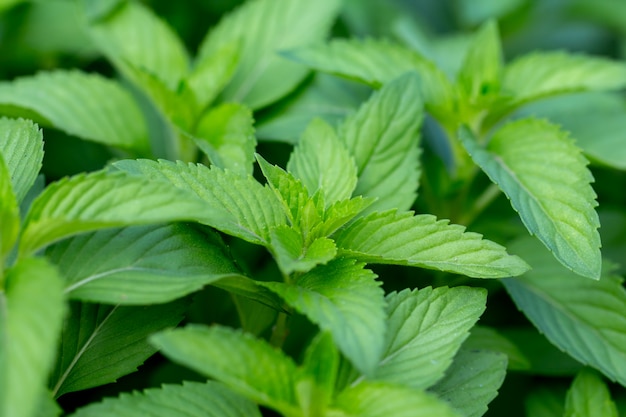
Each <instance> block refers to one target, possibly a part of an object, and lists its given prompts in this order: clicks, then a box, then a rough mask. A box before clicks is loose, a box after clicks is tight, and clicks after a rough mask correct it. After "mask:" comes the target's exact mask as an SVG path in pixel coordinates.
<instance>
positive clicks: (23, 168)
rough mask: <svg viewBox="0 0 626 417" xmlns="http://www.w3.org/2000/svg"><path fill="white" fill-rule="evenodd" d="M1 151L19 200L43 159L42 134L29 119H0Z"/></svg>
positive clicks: (32, 181) (26, 190) (21, 198)
mask: <svg viewBox="0 0 626 417" xmlns="http://www.w3.org/2000/svg"><path fill="white" fill-rule="evenodd" d="M0 154H1V155H2V158H3V159H4V163H5V165H6V168H7V171H8V173H9V175H10V177H11V185H12V188H13V192H14V193H15V197H16V198H17V201H18V202H22V200H24V197H25V196H26V193H27V192H28V190H29V189H30V187H32V185H33V183H34V182H35V179H36V178H37V174H39V170H40V169H41V163H42V161H43V135H42V134H41V130H39V129H38V128H37V125H35V124H34V123H32V122H31V121H29V120H22V119H19V120H11V119H5V118H1V119H0Z"/></svg>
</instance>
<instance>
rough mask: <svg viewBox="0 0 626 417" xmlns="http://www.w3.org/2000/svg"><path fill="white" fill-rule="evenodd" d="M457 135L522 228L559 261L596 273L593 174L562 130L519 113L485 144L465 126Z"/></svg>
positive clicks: (597, 245)
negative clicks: (498, 191)
mask: <svg viewBox="0 0 626 417" xmlns="http://www.w3.org/2000/svg"><path fill="white" fill-rule="evenodd" d="M460 137H461V140H462V141H463V144H464V145H465V148H466V149H467V150H468V152H469V153H470V155H471V156H472V159H473V160H474V162H476V163H477V164H478V165H479V166H480V167H481V168H482V170H483V171H485V172H486V173H487V175H488V176H489V178H491V180H492V181H493V182H495V183H496V184H497V185H498V186H499V187H500V188H501V189H502V190H503V191H504V193H505V194H506V195H507V197H508V198H509V200H511V205H512V206H513V208H514V209H515V211H517V212H518V213H519V216H520V218H521V219H522V221H523V222H524V225H525V226H526V228H527V229H528V231H529V232H530V233H531V234H533V235H536V236H537V238H538V239H539V240H540V241H541V242H542V243H543V244H544V245H546V247H547V248H548V249H550V251H551V252H552V253H553V254H554V256H555V257H556V258H557V259H558V260H559V262H561V263H562V264H563V265H565V266H566V267H568V268H570V269H572V270H573V271H574V272H576V273H577V274H580V275H583V276H586V277H589V278H593V279H598V277H599V276H600V269H601V263H602V261H601V256H600V234H599V233H598V230H597V229H598V227H599V226H600V222H599V220H598V215H597V213H596V212H595V210H594V208H595V206H597V202H596V200H595V197H596V195H595V192H594V191H593V189H592V188H591V185H590V183H591V182H592V181H593V177H592V175H591V173H590V172H589V170H588V169H587V167H586V165H587V161H586V159H585V158H584V157H583V155H582V154H581V152H580V149H579V148H577V147H576V146H575V145H574V144H573V142H572V141H571V139H569V138H568V136H567V133H565V132H563V131H562V130H560V129H559V127H558V126H556V125H553V124H550V123H548V122H546V121H543V120H536V119H522V120H517V121H514V122H511V123H508V124H506V125H505V126H504V127H502V128H501V129H500V130H498V131H497V132H496V133H495V134H494V136H493V137H492V139H491V141H490V142H489V144H488V145H487V147H486V148H483V147H482V146H480V145H479V144H478V143H477V141H476V139H475V138H474V136H473V135H472V133H471V132H470V131H469V129H467V128H462V129H461V131H460Z"/></svg>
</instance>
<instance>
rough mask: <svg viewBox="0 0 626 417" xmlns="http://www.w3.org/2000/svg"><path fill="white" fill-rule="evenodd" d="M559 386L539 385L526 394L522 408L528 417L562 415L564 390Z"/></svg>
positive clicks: (560, 416) (555, 416) (559, 416)
mask: <svg viewBox="0 0 626 417" xmlns="http://www.w3.org/2000/svg"><path fill="white" fill-rule="evenodd" d="M560 391H561V390H560V389H559V387H554V386H551V387H540V388H538V389H535V390H533V391H531V392H530V394H528V395H527V396H526V401H525V404H524V406H525V407H524V408H525V409H526V415H527V416H529V417H563V415H564V412H565V408H564V407H563V403H564V399H565V392H564V391H563V392H562V393H561V392H560Z"/></svg>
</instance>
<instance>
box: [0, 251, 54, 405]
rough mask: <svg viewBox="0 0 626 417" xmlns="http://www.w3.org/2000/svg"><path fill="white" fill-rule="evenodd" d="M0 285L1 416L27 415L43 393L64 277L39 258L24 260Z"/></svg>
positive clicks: (52, 354) (9, 272)
mask: <svg viewBox="0 0 626 417" xmlns="http://www.w3.org/2000/svg"><path fill="white" fill-rule="evenodd" d="M5 273H6V277H5V278H6V285H5V286H4V287H3V288H0V305H1V306H2V310H1V313H0V415H2V416H11V417H30V416H32V415H33V413H34V412H35V407H36V406H37V404H38V403H39V401H40V399H41V398H43V395H44V394H45V389H44V388H45V383H46V378H47V376H48V372H49V371H50V368H51V367H52V365H53V358H54V354H55V346H56V342H57V339H58V336H59V331H60V330H61V324H62V319H63V313H64V310H65V306H64V300H63V287H62V281H61V278H60V277H59V274H58V272H57V271H56V269H55V268H54V267H52V266H51V265H50V264H48V263H47V262H45V261H44V260H42V259H32V258H28V259H22V260H21V261H20V262H18V263H17V264H16V265H15V266H14V267H13V268H11V269H9V270H8V271H6V272H5Z"/></svg>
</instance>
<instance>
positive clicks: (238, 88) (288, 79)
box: [199, 0, 340, 110]
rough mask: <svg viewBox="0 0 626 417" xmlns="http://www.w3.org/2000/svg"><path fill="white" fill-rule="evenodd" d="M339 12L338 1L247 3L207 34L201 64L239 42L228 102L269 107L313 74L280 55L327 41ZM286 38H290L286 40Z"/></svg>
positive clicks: (226, 95) (226, 94)
mask: <svg viewBox="0 0 626 417" xmlns="http://www.w3.org/2000/svg"><path fill="white" fill-rule="evenodd" d="M339 6H340V2H339V1H337V0H321V1H315V2H309V1H303V0H288V1H284V0H255V1H251V2H248V3H246V4H244V5H243V6H241V7H239V8H238V9H236V10H235V11H233V12H231V13H230V14H229V15H227V16H225V17H224V18H223V19H222V20H221V21H220V23H219V24H218V25H217V26H216V27H215V28H213V29H212V30H211V31H210V32H209V33H208V34H207V36H206V38H205V39H204V41H203V42H202V45H201V47H200V52H199V59H200V60H202V59H204V58H205V57H207V56H210V55H212V54H215V53H217V51H219V50H220V49H221V48H223V47H224V45H227V44H231V43H232V42H236V41H238V42H239V43H240V47H241V50H240V57H239V63H238V65H237V70H236V71H235V75H234V76H233V78H232V80H231V82H230V84H228V86H227V87H226V89H225V90H224V92H223V99H224V100H225V101H237V102H243V103H244V104H246V105H248V106H250V107H251V108H252V109H253V110H256V109H258V108H261V107H264V106H266V105H268V104H270V103H272V102H274V101H276V100H277V99H279V98H281V97H282V96H284V95H285V94H286V93H288V92H289V91H291V90H292V89H293V88H294V87H295V86H296V85H297V84H298V83H299V82H300V81H302V79H303V78H304V77H305V76H306V74H307V72H308V71H307V69H306V68H305V67H303V66H301V65H298V64H296V63H293V62H289V61H287V60H285V59H284V58H282V57H280V56H279V55H278V54H277V52H278V51H281V50H285V49H291V48H296V47H300V46H305V45H310V44H313V43H315V42H319V41H321V40H322V39H324V37H325V36H326V34H327V33H328V31H329V29H330V26H331V24H332V23H333V21H334V19H335V17H336V15H337V12H338V9H339ZM287 33H288V34H289V36H285V34H287Z"/></svg>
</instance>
